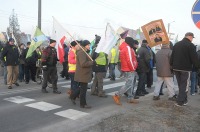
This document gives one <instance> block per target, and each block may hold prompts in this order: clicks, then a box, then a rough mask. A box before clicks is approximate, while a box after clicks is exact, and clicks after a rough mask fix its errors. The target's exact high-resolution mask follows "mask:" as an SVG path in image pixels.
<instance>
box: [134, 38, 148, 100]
mask: <svg viewBox="0 0 200 132" xmlns="http://www.w3.org/2000/svg"><path fill="white" fill-rule="evenodd" d="M147 46H148V43H147V40H143V41H142V45H141V47H140V48H139V50H138V52H137V53H138V54H137V56H138V65H139V68H138V70H137V72H138V76H139V82H138V87H137V90H136V95H137V96H144V95H145V94H148V92H147V91H146V90H145V82H146V79H147V72H149V70H150V59H151V55H150V53H149V50H148V48H147Z"/></svg>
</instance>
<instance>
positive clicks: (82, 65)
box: [74, 49, 93, 83]
mask: <svg viewBox="0 0 200 132" xmlns="http://www.w3.org/2000/svg"><path fill="white" fill-rule="evenodd" d="M92 65H93V61H91V60H90V59H89V57H88V56H87V55H86V53H84V51H83V50H82V49H80V50H77V56H76V71H75V76H74V80H75V81H77V82H83V83H88V82H90V81H91V80H92Z"/></svg>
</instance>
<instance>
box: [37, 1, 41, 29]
mask: <svg viewBox="0 0 200 132" xmlns="http://www.w3.org/2000/svg"><path fill="white" fill-rule="evenodd" d="M41 8H42V2H41V0H38V28H39V29H40V30H41V17H42V15H41Z"/></svg>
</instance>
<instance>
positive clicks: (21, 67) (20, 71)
mask: <svg viewBox="0 0 200 132" xmlns="http://www.w3.org/2000/svg"><path fill="white" fill-rule="evenodd" d="M19 80H20V81H22V80H24V64H19Z"/></svg>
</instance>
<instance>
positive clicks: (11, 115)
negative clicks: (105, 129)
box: [0, 71, 200, 132]
mask: <svg viewBox="0 0 200 132" xmlns="http://www.w3.org/2000/svg"><path fill="white" fill-rule="evenodd" d="M117 75H118V73H117ZM0 81H1V82H2V79H0ZM155 81H156V76H155V71H154V85H155ZM123 83H124V80H123V79H119V78H118V79H117V80H116V81H110V80H109V79H107V78H106V79H104V88H105V89H106V90H105V91H106V93H107V94H108V95H109V96H108V97H107V98H99V97H96V96H91V95H90V90H88V92H87V102H88V104H89V105H91V106H92V109H81V108H80V107H79V100H76V102H77V104H76V105H73V104H72V103H71V101H70V100H69V98H68V95H67V94H66V91H67V90H68V89H69V85H70V81H68V80H65V79H63V78H60V77H59V81H58V87H59V90H60V91H61V92H62V94H60V95H56V94H53V93H52V89H51V88H48V91H49V93H48V94H43V93H41V85H38V84H36V83H33V82H30V83H29V84H28V85H27V84H25V83H24V82H22V83H20V86H19V87H16V86H14V87H13V89H11V90H10V89H7V87H6V86H5V85H4V84H2V83H1V84H0V117H1V118H0V131H1V132H27V131H28V132H47V131H48V132H55V131H56V132H77V131H83V130H85V129H87V128H89V127H90V126H93V125H95V124H97V123H99V122H101V121H102V120H104V119H105V118H108V117H110V116H113V115H117V114H121V113H125V112H126V111H127V110H132V109H134V108H140V107H142V108H143V107H144V108H145V106H146V107H147V108H148V105H147V104H150V103H151V102H153V100H152V97H153V93H152V92H153V90H154V86H153V87H152V88H151V89H147V91H149V92H150V94H148V95H146V96H144V97H141V98H140V99H139V104H128V103H126V98H125V97H122V98H121V100H122V106H118V105H116V104H115V103H114V101H113V100H112V97H111V95H112V94H113V93H114V92H115V91H117V90H118V89H119V88H120V87H121V85H123ZM90 85H91V84H90ZM90 85H89V86H90ZM164 91H165V92H164V94H165V95H164V96H162V97H161V100H167V99H168V97H167V92H166V88H165V89H164ZM199 101H200V95H198V94H197V95H195V96H190V95H189V104H188V106H190V107H191V108H197V109H199V108H200V105H199ZM172 103H174V102H172ZM186 107H187V106H186Z"/></svg>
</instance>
